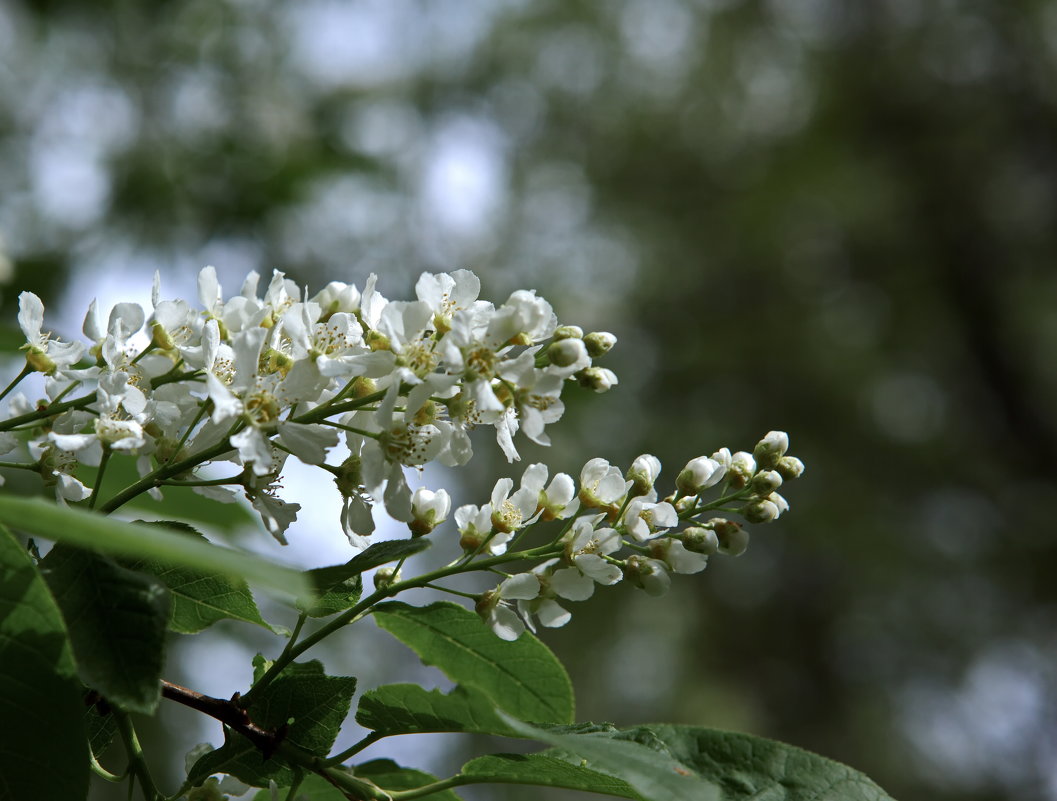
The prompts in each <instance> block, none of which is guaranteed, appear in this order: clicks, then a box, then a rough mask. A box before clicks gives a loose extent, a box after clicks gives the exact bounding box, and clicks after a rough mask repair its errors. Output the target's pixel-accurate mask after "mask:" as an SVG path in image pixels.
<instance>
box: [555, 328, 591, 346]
mask: <svg viewBox="0 0 1057 801" xmlns="http://www.w3.org/2000/svg"><path fill="white" fill-rule="evenodd" d="M553 336H554V341H555V342H557V341H558V340H560V339H583V338H584V330H583V329H582V328H581V327H580V326H578V325H559V326H558V327H557V328H555V329H554V335H553Z"/></svg>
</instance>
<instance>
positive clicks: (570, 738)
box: [500, 713, 782, 801]
mask: <svg viewBox="0 0 1057 801" xmlns="http://www.w3.org/2000/svg"><path fill="white" fill-rule="evenodd" d="M500 714H502V713H500ZM503 717H504V718H505V719H506V721H507V724H508V725H509V726H510V727H511V728H512V729H514V730H515V731H517V732H518V733H519V734H520V736H522V737H526V738H529V739H533V740H539V741H540V742H543V743H547V744H548V745H551V746H554V747H555V748H558V749H560V751H561V752H564V753H560V754H559V755H558V756H560V757H562V758H564V759H566V761H572V760H573V758H575V757H579V758H580V760H582V762H581V765H582V767H585V768H588V769H589V770H593V771H596V772H598V773H602V774H606V775H609V776H612V777H615V778H617V779H622V780H623V781H624V782H626V783H627V784H628V785H630V786H631V788H632V789H633V790H634V791H635V792H637V793H638V794H639V795H641V796H642V797H643V798H648V799H650V801H685V799H687V798H693V799H695V801H720V799H721V798H722V796H721V795H720V791H719V787H718V786H717V784H715V783H713V782H711V781H709V780H708V779H706V778H704V777H703V776H701V775H699V774H698V773H697V772H696V771H695V770H694V769H693V768H692V767H691V766H690V765H688V764H686V763H685V762H682V761H680V760H679V759H677V758H675V757H674V756H673V755H672V754H671V753H669V752H668V751H667V750H666V749H665V748H664V747H663V744H660V743H658V742H654V741H649V740H648V738H644V737H636V736H635V735H636V734H638V732H639V731H640V730H634V733H633V734H629V733H628V732H621V731H617V730H616V729H612V730H611V731H597V730H593V729H597V727H592V726H591V724H588V727H587V728H586V730H585V727H584V726H579V727H574V728H572V729H569V728H566V727H544V728H541V727H537V726H531V725H529V724H527V723H522V722H521V721H519V720H515V719H514V718H512V717H510V716H509V715H503ZM645 728H646V727H640V729H645ZM570 731H571V732H573V733H569V732H570ZM647 731H649V730H648V729H647ZM642 739H647V742H640V741H639V740H642ZM777 798H782V796H777V797H776V799H777Z"/></svg>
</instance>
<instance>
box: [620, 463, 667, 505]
mask: <svg viewBox="0 0 1057 801" xmlns="http://www.w3.org/2000/svg"><path fill="white" fill-rule="evenodd" d="M660 473H661V460H660V459H658V458H657V457H656V456H653V455H652V454H649V453H644V454H642V455H641V456H639V457H637V458H636V459H635V461H634V462H632V463H631V467H629V468H628V472H627V475H625V478H626V479H627V480H628V481H630V482H631V489H630V490H628V494H629V495H631V496H632V497H638V496H639V495H645V494H646V493H648V492H649V491H650V490H652V489H653V484H654V482H655V481H656V480H657V476H659V475H660Z"/></svg>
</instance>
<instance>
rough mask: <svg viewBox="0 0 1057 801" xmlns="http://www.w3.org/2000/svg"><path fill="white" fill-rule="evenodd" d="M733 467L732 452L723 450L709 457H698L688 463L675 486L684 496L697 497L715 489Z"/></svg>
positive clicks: (676, 480) (677, 478)
mask: <svg viewBox="0 0 1057 801" xmlns="http://www.w3.org/2000/svg"><path fill="white" fill-rule="evenodd" d="M730 465H731V456H730V451H729V450H727V449H726V448H722V449H720V450H718V451H716V452H715V453H714V454H712V456H711V457H708V456H698V457H697V458H696V459H691V460H690V461H689V462H687V463H686V467H684V468H683V469H682V470H681V471H680V472H679V475H678V476H677V477H676V479H675V486H676V487H677V488H678V489H679V491H680V492H681V493H683V494H684V495H697V494H698V493H699V492H702V491H704V490H706V489H708V488H709V487H714V486H715V485H716V484H718V483H719V482H720V481H722V480H723V477H724V476H725V475H726V474H727V470H728V469H729V468H730Z"/></svg>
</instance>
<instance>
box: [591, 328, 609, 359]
mask: <svg viewBox="0 0 1057 801" xmlns="http://www.w3.org/2000/svg"><path fill="white" fill-rule="evenodd" d="M584 344H585V345H587V354H588V355H589V356H590V357H591V358H592V359H597V358H598V357H599V356H604V355H605V354H607V353H609V351H611V350H612V349H613V346H614V345H616V344H617V338H616V337H615V336H613V335H612V334H611V333H609V332H608V331H592V332H591V333H590V334H588V335H587V336H585V337H584Z"/></svg>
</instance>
